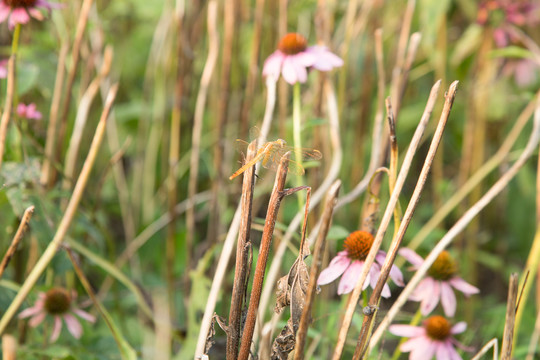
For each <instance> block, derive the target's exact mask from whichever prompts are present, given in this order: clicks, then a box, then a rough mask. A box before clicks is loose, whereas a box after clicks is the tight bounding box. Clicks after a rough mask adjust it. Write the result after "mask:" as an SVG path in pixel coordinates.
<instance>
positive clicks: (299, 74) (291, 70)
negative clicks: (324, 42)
mask: <svg viewBox="0 0 540 360" xmlns="http://www.w3.org/2000/svg"><path fill="white" fill-rule="evenodd" d="M342 65H343V60H341V58H340V57H339V56H337V55H335V54H333V53H332V52H330V50H328V48H327V47H326V46H319V45H317V46H309V47H308V46H307V40H306V38H305V37H303V36H302V35H300V34H297V33H289V34H287V35H285V36H284V37H283V38H282V39H281V41H280V42H279V45H278V49H277V50H276V51H274V52H273V53H272V54H271V55H270V56H269V57H268V58H267V59H266V61H265V62H264V67H263V75H264V76H272V77H274V78H275V79H277V78H279V74H282V75H283V78H284V79H285V81H287V82H288V83H289V84H291V85H292V84H295V83H297V82H301V83H304V82H306V80H307V69H308V68H310V67H313V68H314V69H317V70H320V71H330V70H332V69H333V68H335V67H339V66H342Z"/></svg>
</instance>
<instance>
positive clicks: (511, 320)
mask: <svg viewBox="0 0 540 360" xmlns="http://www.w3.org/2000/svg"><path fill="white" fill-rule="evenodd" d="M518 281H519V280H518V275H517V273H513V274H511V275H510V284H509V287H508V300H507V302H506V320H505V322H504V334H503V340H502V346H501V360H510V359H511V358H512V343H513V339H514V325H515V321H516V310H517V297H518V292H519V287H518Z"/></svg>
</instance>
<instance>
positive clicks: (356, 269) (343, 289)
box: [337, 260, 369, 295]
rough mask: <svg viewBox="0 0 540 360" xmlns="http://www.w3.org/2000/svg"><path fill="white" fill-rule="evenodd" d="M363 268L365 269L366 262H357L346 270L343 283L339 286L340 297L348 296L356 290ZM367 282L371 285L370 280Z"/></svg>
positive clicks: (342, 278) (342, 279)
mask: <svg viewBox="0 0 540 360" xmlns="http://www.w3.org/2000/svg"><path fill="white" fill-rule="evenodd" d="M363 267H364V262H360V261H358V260H355V261H353V262H352V264H351V265H350V266H349V267H348V268H347V270H345V273H344V274H343V276H342V277H341V281H340V282H339V285H338V292H337V293H338V294H339V295H342V294H348V293H350V292H351V291H352V290H353V289H354V287H355V285H356V281H357V280H358V276H359V275H360V273H361V272H362V268H363ZM366 282H368V283H369V281H368V279H366ZM364 285H365V283H364Z"/></svg>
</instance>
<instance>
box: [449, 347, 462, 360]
mask: <svg viewBox="0 0 540 360" xmlns="http://www.w3.org/2000/svg"><path fill="white" fill-rule="evenodd" d="M446 348H447V349H448V353H449V354H450V360H463V359H462V358H461V356H460V355H459V354H458V352H457V350H456V349H455V348H454V347H453V346H452V344H450V343H447V345H446Z"/></svg>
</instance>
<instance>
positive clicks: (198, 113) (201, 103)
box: [170, 0, 219, 281]
mask: <svg viewBox="0 0 540 360" xmlns="http://www.w3.org/2000/svg"><path fill="white" fill-rule="evenodd" d="M216 22H217V2H216V1H215V0H213V1H211V2H210V3H209V4H208V18H207V26H208V37H209V44H208V56H207V58H206V64H205V65H204V70H203V73H202V76H201V82H200V86H199V92H198V93H197V101H196V103H195V115H194V119H193V133H192V135H191V139H192V140H191V156H190V161H189V167H190V171H189V183H188V199H190V201H193V200H192V199H193V197H194V196H195V194H196V192H197V178H198V176H199V162H200V159H199V155H200V150H201V133H202V127H203V118H204V108H205V106H206V99H207V97H208V87H209V85H210V80H212V74H213V73H214V67H215V65H216V61H217V56H218V53H219V36H218V33H217V24H216ZM186 225H187V232H186V249H187V258H188V268H191V264H190V260H189V259H190V258H191V256H190V254H191V253H192V251H193V249H192V248H193V237H194V235H195V208H194V207H193V206H190V207H189V208H188V211H187V213H186ZM170 255H171V256H172V258H171V261H174V252H173V253H172V254H170ZM171 265H172V264H171ZM170 275H171V276H172V274H170ZM171 280H173V281H174V279H172V277H171Z"/></svg>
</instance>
